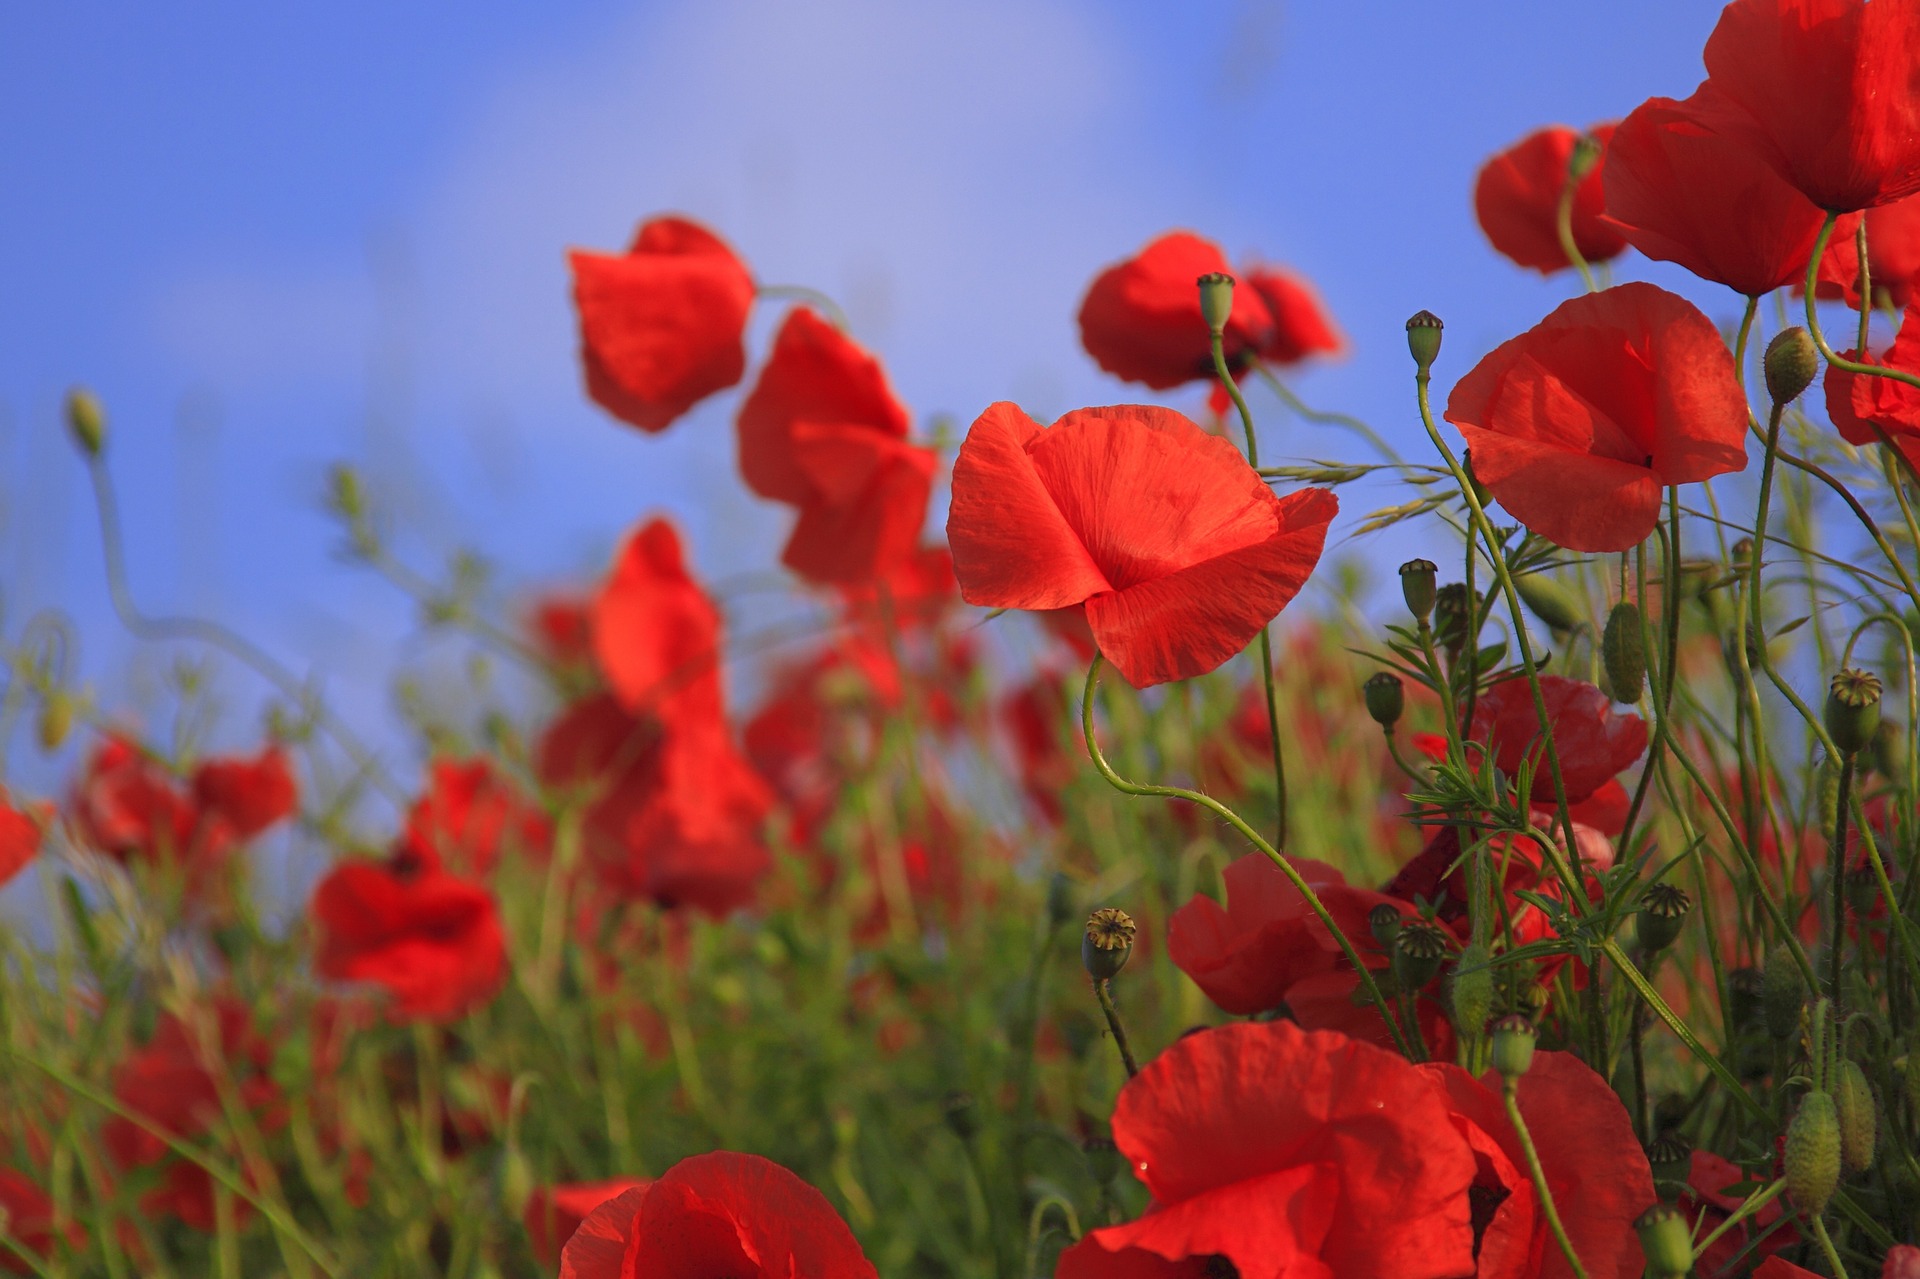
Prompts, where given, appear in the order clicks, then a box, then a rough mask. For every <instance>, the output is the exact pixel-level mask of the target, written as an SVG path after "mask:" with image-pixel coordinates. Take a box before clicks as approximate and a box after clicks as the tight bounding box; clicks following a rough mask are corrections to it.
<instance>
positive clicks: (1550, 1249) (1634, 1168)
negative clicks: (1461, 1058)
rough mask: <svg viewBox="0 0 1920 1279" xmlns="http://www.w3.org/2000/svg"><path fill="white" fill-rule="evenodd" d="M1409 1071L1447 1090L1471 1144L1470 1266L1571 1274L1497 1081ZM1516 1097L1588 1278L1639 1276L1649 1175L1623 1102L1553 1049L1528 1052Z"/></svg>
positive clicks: (1500, 1276) (1448, 1069)
mask: <svg viewBox="0 0 1920 1279" xmlns="http://www.w3.org/2000/svg"><path fill="white" fill-rule="evenodd" d="M1413 1069H1415V1070H1418V1071H1421V1072H1424V1073H1426V1074H1427V1076H1428V1077H1429V1078H1430V1079H1431V1080H1432V1081H1433V1082H1434V1083H1435V1084H1436V1085H1438V1087H1439V1088H1440V1090H1441V1091H1442V1092H1443V1093H1444V1094H1445V1096H1446V1098H1447V1105H1448V1107H1449V1109H1450V1110H1451V1111H1452V1124H1453V1127H1454V1130H1455V1131H1456V1132H1457V1133H1458V1134H1459V1136H1460V1137H1461V1138H1462V1139H1464V1140H1465V1142H1466V1143H1467V1144H1468V1145H1469V1146H1471V1147H1472V1150H1473V1158H1474V1161H1475V1165H1476V1170H1475V1175H1474V1177H1473V1192H1474V1193H1473V1196H1472V1197H1473V1202H1474V1205H1475V1212H1474V1222H1473V1225H1474V1251H1475V1255H1476V1257H1477V1258H1478V1261H1479V1268H1478V1270H1477V1271H1473V1272H1471V1273H1475V1274H1476V1275H1478V1276H1479V1279H1570V1276H1571V1275H1572V1274H1573V1270H1572V1268H1571V1267H1570V1266H1568V1265H1567V1260H1566V1257H1565V1256H1564V1255H1563V1254H1562V1253H1561V1251H1560V1248H1559V1246H1558V1244H1556V1243H1555V1241H1554V1239H1553V1237H1552V1235H1551V1234H1550V1232H1549V1229H1548V1226H1547V1219H1546V1213H1545V1212H1544V1211H1542V1209H1541V1206H1540V1202H1539V1198H1538V1196H1537V1195H1536V1193H1535V1192H1534V1188H1533V1179H1532V1177H1531V1175H1530V1174H1529V1173H1528V1171H1527V1161H1526V1155H1525V1152H1524V1151H1523V1150H1522V1148H1521V1146H1520V1138H1519V1134H1518V1133H1517V1132H1516V1131H1515V1130H1514V1127H1513V1124H1512V1123H1511V1122H1510V1121H1509V1120H1508V1118H1507V1114H1506V1109H1505V1107H1504V1105H1503V1103H1502V1102H1501V1099H1500V1081H1499V1079H1498V1078H1497V1077H1496V1076H1493V1075H1492V1074H1489V1075H1487V1076H1486V1077H1485V1078H1484V1079H1475V1078H1473V1077H1472V1076H1471V1075H1469V1074H1467V1072H1466V1071H1464V1070H1462V1069H1460V1068H1459V1067H1458V1066H1455V1065H1451V1064H1449V1063H1444V1062H1434V1063H1429V1064H1426V1065H1423V1066H1416V1067H1414V1068H1413ZM1519 1102H1520V1114H1521V1117H1522V1118H1524V1119H1525V1120H1526V1121H1527V1131H1528V1133H1529V1134H1530V1135H1531V1136H1532V1138H1533V1144H1534V1147H1535V1149H1536V1150H1537V1152H1538V1153H1539V1156H1540V1164H1541V1166H1542V1167H1543V1168H1544V1169H1545V1170H1546V1178H1547V1188H1548V1189H1549V1190H1551V1191H1552V1192H1553V1201H1554V1206H1555V1207H1556V1208H1557V1209H1558V1210H1559V1213H1560V1221H1561V1224H1562V1225H1563V1226H1565V1227H1566V1231H1567V1238H1568V1241H1569V1242H1571V1243H1572V1244H1573V1249H1574V1251H1575V1252H1576V1253H1578V1254H1579V1256H1580V1260H1581V1262H1582V1263H1584V1265H1585V1266H1586V1270H1587V1275H1588V1276H1589V1279H1638V1277H1639V1275H1640V1273H1641V1271H1642V1270H1643V1269H1644V1268H1645V1266H1646V1260H1645V1258H1644V1257H1643V1256H1642V1255H1641V1252H1640V1241H1639V1239H1638V1237H1637V1236H1636V1234H1635V1232H1634V1229H1633V1222H1634V1219H1635V1218H1636V1217H1638V1216H1639V1215H1640V1214H1641V1213H1642V1212H1644V1211H1645V1210H1646V1208H1647V1207H1648V1205H1650V1204H1652V1203H1653V1202H1654V1191H1653V1173H1652V1170H1651V1169H1649V1168H1648V1167H1647V1157H1646V1153H1645V1152H1644V1151H1643V1150H1642V1149H1641V1147H1640V1143H1639V1141H1638V1140H1637V1139H1635V1137H1634V1135H1633V1124H1632V1121H1631V1120H1629V1119H1628V1118H1627V1111H1626V1107H1624V1106H1622V1105H1621V1104H1620V1099H1619V1098H1618V1097H1617V1096H1615V1095H1614V1092H1613V1089H1612V1088H1610V1087H1608V1086H1607V1081H1606V1080H1604V1079H1602V1078H1601V1077H1600V1076H1599V1075H1596V1074H1595V1073H1594V1072H1593V1071H1592V1070H1591V1069H1590V1068H1589V1067H1588V1066H1587V1065H1586V1063H1584V1062H1582V1061H1581V1060H1580V1059H1579V1058H1577V1057H1574V1056H1572V1055H1571V1054H1568V1053H1557V1052H1541V1053H1535V1054H1534V1058H1533V1065H1532V1068H1531V1069H1529V1070H1528V1071H1527V1073H1526V1074H1525V1075H1523V1076H1521V1078H1520V1092H1519ZM1383 1220H1384V1218H1383Z"/></svg>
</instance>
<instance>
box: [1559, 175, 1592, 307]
mask: <svg viewBox="0 0 1920 1279" xmlns="http://www.w3.org/2000/svg"><path fill="white" fill-rule="evenodd" d="M1585 176H1586V175H1585V174H1576V173H1574V172H1573V170H1572V167H1571V166H1569V167H1568V170H1567V180H1566V182H1565V183H1563V184H1562V185H1561V187H1560V203H1559V206H1558V207H1557V208H1556V209H1555V210H1554V214H1553V229H1554V231H1555V233H1556V234H1558V235H1559V237H1560V251H1561V252H1562V253H1565V254H1566V255H1567V261H1568V262H1570V263H1572V264H1573V266H1574V267H1575V268H1576V269H1577V270H1578V271H1579V272H1580V279H1581V281H1582V282H1583V283H1584V284H1585V285H1586V286H1587V292H1589V293H1597V292H1598V291H1599V289H1600V286H1599V285H1598V284H1596V283H1594V279H1593V268H1592V267H1590V266H1588V265H1587V259H1586V256H1585V255H1584V254H1582V253H1581V252H1580V245H1579V244H1578V243H1577V242H1575V240H1574V238H1573V197H1574V194H1575V193H1576V192H1578V191H1579V189H1580V181H1581V179H1582V178H1584V177H1585Z"/></svg>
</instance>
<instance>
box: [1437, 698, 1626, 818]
mask: <svg viewBox="0 0 1920 1279" xmlns="http://www.w3.org/2000/svg"><path fill="white" fill-rule="evenodd" d="M1540 697H1541V700H1543V701H1544V702H1545V703H1546V705H1547V720H1548V722H1549V723H1550V724H1552V725H1553V743H1554V749H1555V752H1556V753H1557V754H1558V755H1559V757H1560V778H1561V781H1562V782H1563V783H1564V784H1565V786H1566V790H1567V801H1568V802H1569V803H1579V802H1580V801H1581V800H1583V799H1586V798H1587V797H1588V796H1590V795H1592V794H1593V793H1594V792H1595V791H1598V790H1599V789H1600V788H1601V787H1602V786H1605V785H1606V784H1607V783H1608V782H1610V781H1612V780H1613V779H1614V777H1615V776H1616V775H1617V774H1618V773H1619V772H1620V771H1621V770H1623V769H1625V768H1627V767H1629V766H1630V765H1632V763H1633V762H1634V761H1635V760H1637V759H1639V758H1640V756H1641V755H1642V754H1643V753H1644V752H1645V751H1646V749H1647V723H1646V721H1645V720H1643V719H1641V718H1640V717H1639V716H1638V715H1634V714H1631V713H1628V712H1616V711H1615V710H1614V709H1613V702H1612V700H1611V699H1610V698H1608V697H1607V695H1606V694H1605V693H1603V692H1601V691H1600V690H1599V689H1598V688H1596V687H1594V686H1593V685H1592V684H1588V683H1586V682H1584V681H1582V680H1577V679H1568V678H1566V677H1565V676H1564V675H1542V676H1541V677H1540ZM1473 735H1474V737H1475V738H1476V739H1478V740H1480V741H1483V742H1486V743H1487V744H1488V745H1490V746H1492V747H1493V753H1494V762H1495V763H1497V764H1498V765H1499V766H1500V771H1501V772H1503V773H1505V774H1506V775H1507V776H1509V777H1512V776H1514V775H1516V774H1517V773H1518V772H1519V771H1520V765H1521V764H1522V762H1524V761H1526V760H1532V761H1533V763H1534V776H1533V794H1532V799H1533V800H1534V802H1535V803H1540V804H1550V803H1553V802H1554V801H1555V795H1554V790H1553V771H1552V770H1551V769H1550V768H1548V767H1547V761H1546V746H1545V743H1544V742H1543V741H1542V738H1541V734H1540V719H1539V716H1538V715H1536V714H1535V712H1534V707H1533V688H1532V686H1531V685H1529V684H1528V683H1527V681H1526V679H1525V678H1524V677H1520V676H1516V677H1514V678H1513V679H1506V680H1502V681H1500V682H1499V683H1498V684H1495V685H1493V686H1492V687H1491V688H1489V689H1487V691H1486V692H1485V693H1483V694H1481V695H1480V708H1479V712H1478V713H1477V714H1476V716H1475V717H1474V724H1473Z"/></svg>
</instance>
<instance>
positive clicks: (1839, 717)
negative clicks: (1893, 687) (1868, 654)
mask: <svg viewBox="0 0 1920 1279" xmlns="http://www.w3.org/2000/svg"><path fill="white" fill-rule="evenodd" d="M1825 719H1826V725H1827V736H1829V737H1831V738H1832V739H1833V744H1834V747H1835V748H1836V749H1838V750H1839V752H1840V753H1841V754H1842V755H1853V754H1856V753H1858V752H1859V751H1860V749H1861V748H1862V747H1864V746H1866V745H1867V744H1868V743H1870V742H1872V741H1873V734H1874V731H1875V730H1876V729H1878V728H1879V727H1880V680H1879V677H1878V676H1876V675H1874V674H1873V673H1872V672H1870V671H1862V670H1856V669H1853V668H1851V667H1849V668H1848V669H1846V670H1843V671H1841V672H1840V673H1839V674H1838V675H1835V676H1834V677H1833V682H1832V683H1830V684H1829V685H1828V686H1827V707H1826V715H1825Z"/></svg>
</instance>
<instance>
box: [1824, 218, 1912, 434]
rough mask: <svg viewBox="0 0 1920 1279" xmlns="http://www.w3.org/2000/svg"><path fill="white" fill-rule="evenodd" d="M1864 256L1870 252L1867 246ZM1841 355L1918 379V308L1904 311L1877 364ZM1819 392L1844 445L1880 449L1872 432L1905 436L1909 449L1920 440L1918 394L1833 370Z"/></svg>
mask: <svg viewBox="0 0 1920 1279" xmlns="http://www.w3.org/2000/svg"><path fill="white" fill-rule="evenodd" d="M1868 252H1869V253H1871V252H1872V248H1871V246H1869V248H1868ZM1841 354H1842V355H1843V357H1844V358H1846V359H1849V360H1856V361H1858V362H1860V363H1863V364H1877V365H1879V366H1880V367H1882V368H1889V369H1900V370H1903V371H1904V372H1907V373H1920V307H1915V306H1909V307H1908V308H1907V311H1906V314H1905V316H1904V317H1903V318H1902V319H1901V321H1900V332H1899V333H1898V334H1896V335H1895V336H1894V339H1893V345H1892V346H1890V347H1888V348H1887V349H1886V350H1885V351H1884V352H1882V353H1881V354H1880V356H1879V358H1877V359H1876V358H1875V357H1874V356H1872V355H1870V354H1869V355H1862V354H1861V353H1860V352H1858V351H1851V350H1850V351H1844V352H1842V353H1841ZM1822 386H1823V387H1824V389H1825V390H1826V393H1827V416H1828V417H1829V418H1831V419H1833V426H1834V429H1835V430H1837V431H1839V432H1840V438H1841V439H1843V440H1845V441H1847V443H1849V444H1874V443H1878V442H1879V439H1880V436H1879V434H1878V432H1876V431H1875V430H1874V428H1875V427H1879V428H1880V430H1882V431H1885V432H1887V434H1889V435H1891V436H1894V437H1895V438H1896V439H1898V438H1899V437H1901V436H1905V437H1907V441H1906V442H1908V443H1913V442H1915V441H1917V440H1920V389H1917V388H1915V387H1911V386H1908V385H1907V384H1906V383H1905V382H1896V381H1894V380H1893V379H1892V378H1890V377H1875V376H1873V375H1872V374H1870V373H1849V372H1847V371H1846V370H1845V369H1838V368H1835V367H1834V366H1833V365H1831V364H1829V365H1827V372H1826V377H1825V380H1824V381H1823V382H1822Z"/></svg>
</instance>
